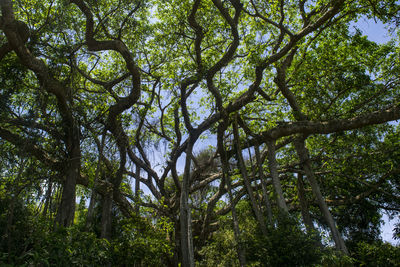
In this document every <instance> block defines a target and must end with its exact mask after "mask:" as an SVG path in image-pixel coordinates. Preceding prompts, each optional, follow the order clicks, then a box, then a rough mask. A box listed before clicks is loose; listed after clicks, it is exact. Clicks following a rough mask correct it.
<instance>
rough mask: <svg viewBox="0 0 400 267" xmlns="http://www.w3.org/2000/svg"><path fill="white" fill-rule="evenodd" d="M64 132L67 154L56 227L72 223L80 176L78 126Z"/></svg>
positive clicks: (75, 125) (67, 128)
mask: <svg viewBox="0 0 400 267" xmlns="http://www.w3.org/2000/svg"><path fill="white" fill-rule="evenodd" d="M64 123H66V122H64ZM65 132H66V133H67V138H66V142H65V143H66V146H67V152H68V162H67V169H66V175H65V182H64V185H63V192H62V196H61V203H60V206H59V207H58V211H57V216H56V225H57V224H58V225H59V226H63V227H68V226H71V225H72V224H73V223H74V217H75V205H76V203H75V197H76V181H77V180H78V178H79V176H80V167H81V149H80V135H79V126H78V125H77V124H76V123H75V124H74V125H72V126H70V127H66V130H65Z"/></svg>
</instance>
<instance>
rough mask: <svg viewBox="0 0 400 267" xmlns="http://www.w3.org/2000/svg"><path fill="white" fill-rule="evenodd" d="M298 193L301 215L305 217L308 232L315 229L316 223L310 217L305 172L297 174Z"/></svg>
mask: <svg viewBox="0 0 400 267" xmlns="http://www.w3.org/2000/svg"><path fill="white" fill-rule="evenodd" d="M297 195H298V197H299V202H300V210H301V216H302V217H303V221H304V225H305V226H306V228H307V232H309V233H310V232H312V231H313V230H314V224H313V222H312V220H311V217H310V210H309V208H308V203H307V199H306V196H305V190H304V182H303V174H301V173H298V174H297Z"/></svg>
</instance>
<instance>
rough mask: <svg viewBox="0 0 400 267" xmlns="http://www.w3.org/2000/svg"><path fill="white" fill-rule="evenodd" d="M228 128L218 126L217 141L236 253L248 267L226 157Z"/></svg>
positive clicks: (243, 264) (240, 262)
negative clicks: (230, 212)
mask: <svg viewBox="0 0 400 267" xmlns="http://www.w3.org/2000/svg"><path fill="white" fill-rule="evenodd" d="M225 129H226V127H225V126H224V125H222V124H220V125H218V134H217V139H218V143H217V145H218V153H219V155H220V158H221V165H222V179H223V180H225V184H226V187H227V191H228V196H229V203H230V204H231V205H232V207H231V211H232V221H233V233H234V236H235V241H236V252H237V254H238V258H239V264H240V266H241V267H243V266H246V256H245V250H244V248H243V246H242V242H241V237H240V236H241V235H240V228H239V220H238V216H237V213H236V208H235V205H234V203H233V199H234V198H233V194H232V183H231V179H230V177H229V162H228V158H227V156H226V150H225V146H224V132H225Z"/></svg>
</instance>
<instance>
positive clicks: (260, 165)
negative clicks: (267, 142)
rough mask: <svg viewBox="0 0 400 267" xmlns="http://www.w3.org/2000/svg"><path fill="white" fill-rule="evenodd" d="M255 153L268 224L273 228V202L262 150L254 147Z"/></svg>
mask: <svg viewBox="0 0 400 267" xmlns="http://www.w3.org/2000/svg"><path fill="white" fill-rule="evenodd" d="M254 151H255V153H256V163H257V167H258V176H259V177H260V182H261V189H262V194H263V200H264V205H265V209H266V212H267V220H268V223H269V224H270V225H271V226H273V217H272V208H271V202H270V201H269V196H268V191H267V185H266V183H265V176H264V171H263V163H262V162H261V156H260V149H259V147H258V145H256V146H254Z"/></svg>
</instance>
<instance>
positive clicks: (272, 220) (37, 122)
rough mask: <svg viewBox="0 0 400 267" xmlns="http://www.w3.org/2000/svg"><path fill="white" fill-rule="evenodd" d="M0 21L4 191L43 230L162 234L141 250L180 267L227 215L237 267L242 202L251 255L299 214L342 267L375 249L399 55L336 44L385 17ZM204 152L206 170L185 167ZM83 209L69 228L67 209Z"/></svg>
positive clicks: (39, 8) (251, 11)
mask: <svg viewBox="0 0 400 267" xmlns="http://www.w3.org/2000/svg"><path fill="white" fill-rule="evenodd" d="M0 7H1V12H2V13H1V20H0V29H1V33H0V34H1V35H0V36H1V43H0V45H1V46H0V60H1V66H0V73H1V80H0V84H1V94H0V103H1V106H0V138H1V139H0V147H1V148H2V150H4V151H5V153H2V155H1V157H0V160H1V162H0V168H1V171H2V173H3V174H4V177H5V178H6V179H5V181H7V186H11V187H12V188H13V191H12V192H14V191H15V192H19V193H20V192H22V191H21V188H26V191H24V192H26V193H28V192H29V191H34V192H35V193H34V196H35V198H36V199H35V200H34V201H33V203H32V205H33V206H35V207H36V209H37V210H38V212H39V213H41V214H43V215H45V216H44V217H46V218H48V219H49V218H50V219H53V220H54V226H55V227H54V231H58V228H60V227H61V228H63V227H71V226H74V225H76V224H77V223H76V216H78V219H79V220H82V221H85V222H87V223H86V227H84V228H85V229H86V231H92V230H91V229H92V228H91V227H90V226H92V224H97V226H98V227H99V229H102V230H101V231H100V233H99V237H104V238H107V239H108V240H109V241H110V242H112V240H114V239H115V238H119V235H117V234H116V233H115V231H113V229H116V227H117V225H118V220H115V218H113V217H116V218H120V217H121V216H124V217H125V218H126V219H132V218H133V219H135V218H137V217H144V218H148V219H150V222H151V223H150V224H153V225H157V223H159V222H163V221H164V220H167V221H169V222H171V223H172V224H173V229H174V231H172V232H168V234H167V235H166V239H167V240H168V242H169V243H170V245H171V246H173V247H174V248H175V249H174V255H172V256H171V255H169V254H168V253H167V252H166V251H167V250H165V251H164V250H162V249H160V250H158V251H164V252H165V253H166V255H164V256H165V257H164V258H165V263H166V264H167V263H168V264H170V265H173V266H177V265H178V264H179V263H181V265H182V266H194V265H195V262H196V261H201V260H202V259H201V257H202V256H201V253H200V254H199V253H198V252H199V251H201V247H202V246H204V244H206V243H207V241H208V240H211V239H212V236H213V234H216V233H218V231H219V229H222V228H221V225H220V223H221V220H220V218H221V216H228V218H229V219H231V220H232V224H231V227H232V231H233V233H234V234H233V235H232V236H233V239H234V247H235V251H236V254H237V256H238V261H237V262H238V263H239V264H240V265H242V266H244V265H246V260H250V261H251V255H250V256H249V251H246V249H245V248H246V246H245V244H244V243H243V242H244V240H245V239H246V236H245V235H244V234H243V232H245V230H246V229H245V228H246V226H245V225H243V222H242V223H241V221H240V216H239V214H237V207H240V205H243V201H245V200H246V201H247V199H248V200H249V201H250V206H251V210H252V213H250V214H249V216H254V218H255V222H256V226H255V227H256V230H254V231H260V233H261V239H258V240H262V238H264V237H265V236H266V235H268V232H269V231H273V229H275V230H276V231H278V233H279V231H280V230H279V229H286V228H285V223H283V222H282V220H281V219H279V218H281V217H284V218H286V217H289V218H292V219H293V220H294V221H296V222H297V223H301V222H302V221H301V220H299V219H295V217H296V218H297V217H298V216H300V214H301V215H302V218H303V220H304V224H305V225H307V230H308V232H309V233H310V234H311V233H312V232H313V231H314V230H315V229H322V228H326V227H328V228H329V232H330V233H331V235H332V238H333V241H334V242H335V245H336V248H337V249H338V250H339V251H341V253H343V254H349V255H353V254H352V253H355V251H356V249H357V245H356V244H358V242H364V241H365V242H375V241H376V240H377V239H379V237H378V232H379V225H380V211H381V210H384V211H388V212H390V213H391V214H392V215H398V213H399V211H400V209H399V197H400V195H399V193H398V192H399V191H400V190H398V189H399V188H398V187H399V182H398V172H399V169H398V167H397V166H398V164H397V163H398V162H397V161H398V159H397V154H396V151H397V149H396V148H397V147H398V145H399V144H398V142H397V141H396V140H398V137H399V128H398V125H397V123H396V122H395V121H396V120H398V119H400V105H399V96H400V95H399V92H400V91H399V83H400V80H399V77H400V75H399V74H400V73H399V72H400V69H399V66H400V64H399V63H400V57H399V54H400V53H399V51H400V47H399V41H398V37H396V38H397V39H396V38H393V40H391V41H390V42H388V43H387V44H376V43H374V42H371V41H369V40H368V39H367V38H366V37H365V36H363V34H362V33H361V32H360V31H359V30H355V31H352V27H353V25H354V22H355V21H357V20H358V19H360V18H361V17H367V18H370V19H375V20H380V21H382V22H385V23H388V24H389V25H396V24H398V22H399V17H400V16H399V14H400V13H399V4H398V3H397V1H393V0H385V1H378V2H376V1H375V2H374V1H364V0H360V1H347V0H335V1H325V0H318V1H291V0H288V1H286V0H285V1H283V0H282V1H258V0H249V1H247V0H246V1H245V0H243V1H240V0H229V1H221V0H193V1H175V0H170V1H141V0H135V1H126V0H112V1H91V0H70V1H65V0H45V1H28V0H19V1H11V0H2V1H1V2H0ZM397 34H398V33H397ZM205 139H206V140H208V141H206V142H208V144H209V145H210V154H209V155H212V156H210V157H209V159H208V160H206V161H205V162H202V163H201V164H199V162H198V161H199V160H198V159H196V154H197V152H199V151H202V150H204V149H205V142H204V140H205ZM183 162H184V163H183ZM215 165H218V166H217V167H215ZM207 166H211V167H210V168H212V169H213V170H214V171H212V172H208V171H206V169H207ZM303 177H304V180H303ZM171 182H172V183H173V186H172V185H171ZM35 187H36V188H37V189H38V190H36V191H35V190H33V189H34V188H35ZM41 188H46V190H45V191H46V192H44V190H42V189H41ZM139 188H141V189H143V190H145V191H148V196H146V197H143V196H142V197H141V196H140V190H139ZM42 191H43V192H42ZM10 192H11V191H10ZM133 192H135V193H133ZM202 192H209V193H207V194H203V193H202ZM199 194H200V196H201V198H202V207H201V208H199V207H198V205H197V204H198V203H196V202H195V200H196V197H198V196H199ZM89 195H90V198H91V204H90V205H89V206H88V211H87V218H85V219H82V218H81V217H79V216H85V214H86V213H85V205H84V204H83V202H81V203H82V204H81V205H80V206H79V207H80V210H79V212H77V211H76V202H77V198H78V199H80V201H82V199H85V198H86V197H87V196H89ZM5 196H6V197H7V199H8V200H7V201H11V202H12V203H14V202H15V205H14V207H16V208H17V207H18V209H19V206H18V205H19V204H17V202H16V200H17V198H13V197H12V196H13V195H12V193H5ZM20 200H21V201H22V203H25V204H26V206H28V203H29V201H28V198H27V197H22V198H20ZM96 204H97V206H96ZM96 207H101V209H102V211H101V212H99V211H96V210H95V209H96ZM115 210H117V211H118V212H115ZM360 210H365V211H367V212H365V216H360V217H357V216H354V217H353V218H351V219H346V214H355V215H356V214H357V213H359V211H360ZM8 212H9V213H13V211H12V209H10V211H8ZM96 212H97V213H96ZM95 213H96V214H95ZM77 214H80V215H77ZM230 215H231V217H229V216H230ZM94 216H100V217H101V219H100V220H95V219H94ZM11 223H12V222H9V223H8V224H7V223H6V225H11ZM94 226H95V227H94V228H93V229H95V228H96V225H94ZM314 226H316V227H314ZM371 226H372V227H371ZM150 227H151V226H150ZM154 227H155V226H154ZM289 228H290V227H289ZM313 228H315V229H314V230H313ZM357 228H358V229H363V230H365V231H366V232H365V234H361V235H357V234H356V231H355V229H357ZM6 229H9V228H8V227H6ZM155 229H157V228H155ZM270 229H272V230H270ZM290 229H294V230H293V231H294V233H295V234H294V238H295V236H301V237H302V236H303V235H302V234H300V233H299V232H298V231H299V229H301V228H300V226H298V225H297V226H294V227H292V228H290ZM367 229H374V230H371V231H368V230H367ZM125 230H126V231H130V230H129V227H127V228H126V229H125ZM8 231H9V230H6V232H5V234H4V235H3V236H5V237H6V236H8ZM122 231H124V230H122ZM297 233H298V234H297ZM124 234H126V233H124ZM122 236H124V235H122ZM276 236H278V237H279V236H280V235H279V234H277V235H276ZM3 239H4V240H5V239H6V238H3ZM306 239H307V238H305V239H304V240H306ZM198 240H201V241H200V242H198ZM251 240H256V239H251ZM254 242H256V241H254ZM257 242H258V241H257ZM352 242H353V243H352ZM307 244H310V243H307ZM249 247H257V246H256V245H255V246H253V245H251V246H249ZM349 248H350V249H349ZM246 255H247V256H246ZM354 255H356V256H357V255H358V254H354ZM246 257H247V258H246ZM313 259H316V258H313ZM235 262H236V261H235Z"/></svg>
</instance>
